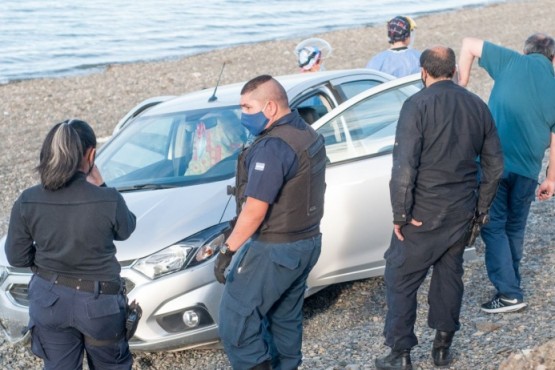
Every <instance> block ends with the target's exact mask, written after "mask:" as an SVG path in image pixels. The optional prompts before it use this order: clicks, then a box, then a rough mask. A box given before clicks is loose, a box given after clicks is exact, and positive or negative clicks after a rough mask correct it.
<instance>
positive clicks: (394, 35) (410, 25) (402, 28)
mask: <svg viewBox="0 0 555 370" xmlns="http://www.w3.org/2000/svg"><path fill="white" fill-rule="evenodd" d="M415 28H416V23H415V22H414V21H413V20H412V19H411V18H409V17H403V16H400V15H399V16H397V17H395V18H393V19H391V20H390V21H389V22H387V37H389V43H390V44H393V43H394V42H397V41H404V40H405V39H406V38H408V37H410V33H411V31H412V30H414V29H415Z"/></svg>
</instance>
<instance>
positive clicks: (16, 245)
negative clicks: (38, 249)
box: [4, 199, 35, 267]
mask: <svg viewBox="0 0 555 370" xmlns="http://www.w3.org/2000/svg"><path fill="white" fill-rule="evenodd" d="M4 249H5V252H6V257H7V258H8V262H9V264H10V265H12V266H15V267H30V266H33V265H34V264H35V244H34V243H33V238H32V237H31V234H30V233H29V231H28V229H27V226H26V224H25V220H24V218H23V215H22V214H21V202H20V199H18V200H17V201H16V202H15V203H14V205H13V208H12V212H11V216H10V224H9V227H8V235H7V237H6V244H5V245H4Z"/></svg>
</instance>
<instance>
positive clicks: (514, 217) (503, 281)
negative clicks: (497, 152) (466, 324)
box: [481, 172, 537, 300]
mask: <svg viewBox="0 0 555 370" xmlns="http://www.w3.org/2000/svg"><path fill="white" fill-rule="evenodd" d="M536 185H537V180H535V179H531V178H528V177H524V176H520V175H517V174H515V173H511V172H509V173H505V174H504V175H503V178H502V179H501V182H500V183H499V188H498V190H497V194H496V195H495V199H494V200H493V204H492V206H491V208H490V212H489V217H490V221H489V222H488V223H487V224H486V225H484V226H483V227H482V230H481V236H482V240H483V241H484V243H485V244H486V268H487V271H488V276H489V279H490V280H491V282H492V284H493V285H494V286H495V289H497V295H504V296H506V297H507V298H510V299H513V298H517V299H520V300H522V299H523V298H524V297H523V293H522V289H521V288H520V271H519V265H520V260H521V259H522V251H523V246H524V231H525V230H526V221H527V219H528V213H529V211H530V204H531V203H532V201H533V200H534V193H535V189H536Z"/></svg>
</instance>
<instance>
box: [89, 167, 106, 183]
mask: <svg viewBox="0 0 555 370" xmlns="http://www.w3.org/2000/svg"><path fill="white" fill-rule="evenodd" d="M87 181H88V182H90V183H91V184H94V185H96V186H100V185H102V184H103V183H104V180H103V179H102V175H101V174H100V171H99V170H98V167H96V164H95V165H93V167H92V168H91V172H90V173H89V174H88V175H87Z"/></svg>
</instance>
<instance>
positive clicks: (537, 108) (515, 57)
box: [459, 33, 555, 313]
mask: <svg viewBox="0 0 555 370" xmlns="http://www.w3.org/2000/svg"><path fill="white" fill-rule="evenodd" d="M554 56H555V41H554V40H553V38H551V37H549V36H547V35H545V34H542V33H537V34H533V35H532V36H530V37H529V38H528V39H527V40H526V42H525V43H524V52H523V54H520V53H518V52H516V51H513V50H510V49H507V48H504V47H501V46H498V45H494V44H492V43H490V42H487V41H483V40H479V39H475V38H465V39H464V40H463V44H462V49H461V53H460V60H459V74H460V75H459V79H460V80H459V83H460V84H461V85H462V86H466V85H467V83H468V79H469V77H470V69H471V67H472V62H473V61H474V58H476V57H478V58H480V59H479V65H480V66H481V67H482V68H484V69H485V70H486V71H487V72H488V74H489V75H490V76H491V77H492V78H493V80H494V85H493V89H492V91H491V95H490V99H489V108H490V110H491V113H492V115H493V117H494V120H495V123H496V126H497V131H498V134H499V138H500V139H501V145H502V148H503V154H504V163H505V170H504V173H503V177H502V179H501V181H500V183H499V188H498V190H497V194H496V197H495V199H494V201H493V204H492V206H491V209H490V212H489V216H490V221H489V223H487V224H486V225H484V226H483V227H482V231H481V236H482V240H483V241H484V243H485V244H486V256H485V259H486V268H487V271H488V276H489V278H490V280H491V282H492V283H493V285H494V286H495V288H496V289H497V294H496V295H495V297H493V298H492V299H491V301H489V302H487V303H484V304H483V305H482V307H481V308H482V310H483V311H485V312H488V313H499V312H512V311H517V310H520V309H522V308H524V307H526V303H525V302H524V295H523V292H522V289H521V287H520V272H519V265H520V260H521V258H522V251H523V244H524V231H525V228H526V221H527V219H528V213H529V210H530V204H531V203H532V200H534V194H535V193H536V194H537V197H538V199H539V200H546V199H550V198H551V197H552V196H553V193H554V192H555V74H554V70H553V62H554V59H553V58H554ZM548 147H550V154H549V163H550V164H551V166H549V168H548V172H547V178H546V179H545V181H543V183H542V184H541V185H540V186H539V188H538V190H537V191H536V192H535V189H536V185H537V179H538V175H539V173H540V170H541V166H542V160H543V158H544V155H545V150H546V149H547V148H548Z"/></svg>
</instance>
